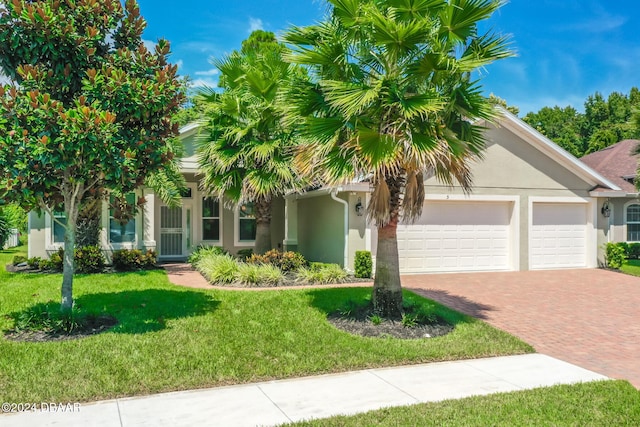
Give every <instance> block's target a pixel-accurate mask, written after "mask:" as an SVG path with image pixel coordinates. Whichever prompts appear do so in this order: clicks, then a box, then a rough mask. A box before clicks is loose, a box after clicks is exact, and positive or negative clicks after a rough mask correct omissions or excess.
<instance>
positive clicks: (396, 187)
mask: <svg viewBox="0 0 640 427" xmlns="http://www.w3.org/2000/svg"><path fill="white" fill-rule="evenodd" d="M385 181H386V182H387V185H388V187H389V193H390V200H389V203H390V218H389V222H388V223H386V224H384V225H382V226H379V227H378V250H377V253H376V276H375V279H374V281H373V294H372V298H371V299H372V301H373V309H374V311H375V312H376V313H378V314H379V315H381V316H383V317H390V318H399V317H401V316H402V284H401V283H400V263H399V259H398V236H397V229H398V219H399V216H400V194H401V190H402V185H403V184H404V178H403V177H391V178H387V179H385Z"/></svg>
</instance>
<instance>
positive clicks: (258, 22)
mask: <svg viewBox="0 0 640 427" xmlns="http://www.w3.org/2000/svg"><path fill="white" fill-rule="evenodd" d="M256 30H264V25H263V24H262V19H259V18H249V32H250V33H252V32H254V31H256Z"/></svg>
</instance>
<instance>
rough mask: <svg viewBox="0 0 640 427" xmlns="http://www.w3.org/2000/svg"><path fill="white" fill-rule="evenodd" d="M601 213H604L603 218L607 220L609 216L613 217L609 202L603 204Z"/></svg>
mask: <svg viewBox="0 0 640 427" xmlns="http://www.w3.org/2000/svg"><path fill="white" fill-rule="evenodd" d="M600 212H602V216H604V217H605V218H609V215H611V208H610V207H609V201H608V200H607V201H606V202H604V203H603V204H602V209H600Z"/></svg>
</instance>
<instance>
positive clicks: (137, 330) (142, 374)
mask: <svg viewBox="0 0 640 427" xmlns="http://www.w3.org/2000/svg"><path fill="white" fill-rule="evenodd" d="M23 249H24V248H23ZM19 251H20V250H11V251H1V252H0V330H8V329H11V328H12V327H13V318H12V317H11V313H15V312H20V311H23V310H25V309H28V308H29V307H32V306H34V305H37V304H41V303H46V302H48V301H51V300H53V301H58V300H59V295H60V284H61V280H62V279H61V275H59V274H54V275H45V274H11V273H7V272H6V271H4V265H5V264H6V263H8V262H10V261H11V259H12V258H13V255H15V254H17V253H19ZM369 294H370V289H367V288H343V289H307V290H280V291H262V292H247V291H244V292H243V291H220V290H194V289H187V288H182V287H179V286H175V285H172V284H170V283H169V282H168V280H167V276H166V274H165V272H164V271H162V270H155V271H145V272H134V273H119V274H97V275H84V276H77V277H76V280H75V281H74V296H75V298H76V304H77V305H78V306H79V307H80V308H81V309H82V310H83V311H84V312H92V313H108V314H111V315H113V316H115V317H116V318H117V319H118V321H119V324H118V325H117V326H115V327H114V328H113V329H111V330H109V331H108V332H104V333H101V334H98V335H94V336H90V337H85V338H82V339H76V340H67V341H56V342H15V341H10V340H8V339H6V338H5V337H4V336H1V335H0V401H5V402H6V401H8V402H12V401H13V402H30V401H34V402H41V401H57V402H63V401H71V402H73V401H91V400H98V399H106V398H112V397H120V396H132V395H141V394H149V393H156V392H162V391H170V390H183V389H193V388H203V387H211V386H219V385H227V384H237V383H245V382H253V381H263V380H268V379H275V378H285V377H295V376H304V375H314V374H320V373H328V372H339V371H347V370H352V369H363V368H370V367H381V366H392V365H404V364H412V363H423V362H431V361H441V360H453V359H465V358H475V357H487V356H498V355H508V354H520V353H527V352H532V351H533V349H532V348H531V347H530V346H529V345H527V344H526V343H524V342H522V341H520V340H519V339H517V338H515V337H513V336H510V335H508V334H506V333H504V332H502V331H499V330H497V329H494V328H492V327H490V326H489V325H487V324H485V323H483V322H480V321H477V320H475V319H473V318H470V317H467V316H463V315H461V314H459V313H456V312H454V311H452V310H449V309H447V308H445V307H442V306H438V308H437V310H438V315H439V316H441V317H443V318H445V319H446V320H448V321H449V322H450V323H452V324H454V325H455V330H454V331H453V332H452V333H450V334H448V335H446V336H443V337H439V338H432V339H422V340H401V339H395V338H364V337H359V336H352V335H350V334H348V333H346V332H342V331H339V330H338V329H336V328H334V327H333V326H332V325H330V324H329V322H328V321H327V319H326V317H327V314H328V313H330V312H333V311H335V310H337V309H339V308H341V307H343V306H344V304H345V303H346V302H347V301H349V300H354V301H360V300H364V299H365V298H366V297H367V296H368V295H369ZM415 298H419V297H415Z"/></svg>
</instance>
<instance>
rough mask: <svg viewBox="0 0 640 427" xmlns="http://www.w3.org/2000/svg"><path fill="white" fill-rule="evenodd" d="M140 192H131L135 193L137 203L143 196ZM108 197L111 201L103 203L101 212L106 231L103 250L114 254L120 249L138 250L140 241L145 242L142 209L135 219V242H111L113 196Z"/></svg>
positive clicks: (102, 244) (103, 228)
mask: <svg viewBox="0 0 640 427" xmlns="http://www.w3.org/2000/svg"><path fill="white" fill-rule="evenodd" d="M140 192H141V190H134V191H131V193H133V194H134V195H135V197H136V199H135V203H137V202H138V199H139V198H140V196H141V194H140ZM127 194H129V193H127ZM108 197H109V199H107V200H105V201H103V202H102V210H101V214H102V220H101V223H102V230H104V232H103V233H102V239H101V242H102V243H101V246H102V248H103V249H106V250H110V251H112V252H113V251H117V250H119V249H138V248H139V247H140V246H139V244H140V241H143V240H144V235H143V233H144V225H143V224H142V209H138V213H137V214H136V215H135V216H134V218H133V219H134V221H135V222H136V224H135V236H134V239H133V242H122V243H116V242H111V215H110V214H109V205H110V202H109V200H110V198H111V195H109V196H108ZM125 197H126V194H125Z"/></svg>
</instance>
